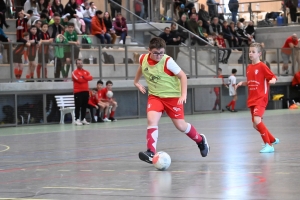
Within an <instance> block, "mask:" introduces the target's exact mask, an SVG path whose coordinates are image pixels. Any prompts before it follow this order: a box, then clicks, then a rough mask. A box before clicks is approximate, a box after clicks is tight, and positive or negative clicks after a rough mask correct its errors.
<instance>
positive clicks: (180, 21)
mask: <svg viewBox="0 0 300 200" xmlns="http://www.w3.org/2000/svg"><path fill="white" fill-rule="evenodd" d="M177 24H179V25H180V26H182V27H184V28H186V29H187V30H190V29H189V26H188V23H187V21H185V22H183V21H182V20H181V19H179V20H178V21H177ZM178 31H179V32H183V29H182V28H181V27H178Z"/></svg>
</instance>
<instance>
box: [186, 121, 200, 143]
mask: <svg viewBox="0 0 300 200" xmlns="http://www.w3.org/2000/svg"><path fill="white" fill-rule="evenodd" d="M187 124H188V127H187V129H186V131H185V133H186V135H187V136H188V137H189V138H191V139H192V140H194V141H195V142H196V143H197V144H198V143H200V142H202V137H201V135H200V134H199V133H198V132H197V130H196V129H195V127H194V126H193V125H191V124H190V123H187Z"/></svg>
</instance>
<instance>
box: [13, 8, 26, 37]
mask: <svg viewBox="0 0 300 200" xmlns="http://www.w3.org/2000/svg"><path fill="white" fill-rule="evenodd" d="M25 14H26V13H25V12H24V11H23V10H21V11H20V12H19V18H18V19H17V20H16V34H17V40H19V39H21V38H23V33H25V32H27V28H28V26H27V22H28V18H25V17H24V16H25Z"/></svg>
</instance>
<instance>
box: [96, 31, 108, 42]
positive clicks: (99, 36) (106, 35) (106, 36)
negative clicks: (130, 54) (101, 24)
mask: <svg viewBox="0 0 300 200" xmlns="http://www.w3.org/2000/svg"><path fill="white" fill-rule="evenodd" d="M95 36H96V37H97V38H99V39H100V42H101V44H105V40H104V39H106V43H107V44H110V43H111V42H110V35H109V34H108V33H105V34H97V35H95Z"/></svg>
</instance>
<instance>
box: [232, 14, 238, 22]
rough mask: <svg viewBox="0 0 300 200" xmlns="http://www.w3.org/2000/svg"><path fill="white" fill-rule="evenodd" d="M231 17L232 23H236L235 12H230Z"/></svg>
mask: <svg viewBox="0 0 300 200" xmlns="http://www.w3.org/2000/svg"><path fill="white" fill-rule="evenodd" d="M231 15H232V21H233V22H234V23H236V16H237V12H231Z"/></svg>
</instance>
